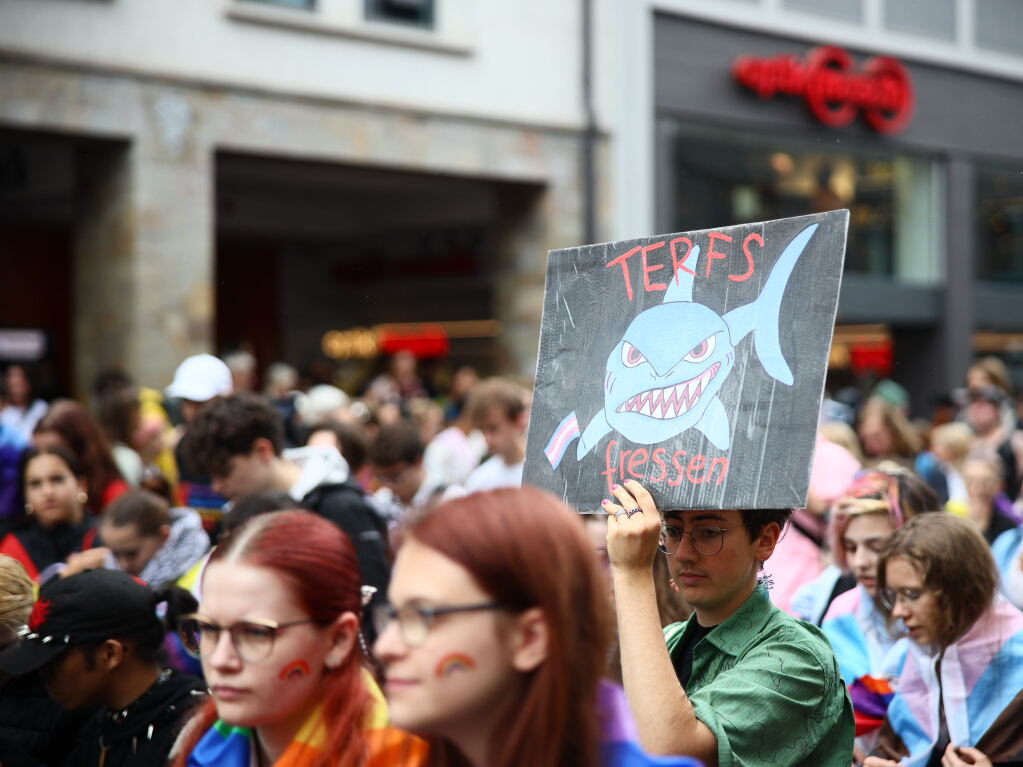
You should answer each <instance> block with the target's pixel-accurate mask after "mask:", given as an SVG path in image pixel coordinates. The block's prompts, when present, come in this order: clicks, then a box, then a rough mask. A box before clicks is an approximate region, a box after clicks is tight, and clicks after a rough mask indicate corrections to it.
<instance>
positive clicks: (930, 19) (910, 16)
mask: <svg viewBox="0 0 1023 767" xmlns="http://www.w3.org/2000/svg"><path fill="white" fill-rule="evenodd" d="M884 24H885V26H886V27H888V29H894V30H896V31H898V32H909V33H911V34H914V35H923V36H924V37H935V38H938V39H939V40H955V33H956V29H955V27H956V5H955V0H888V2H886V3H885V6H884Z"/></svg>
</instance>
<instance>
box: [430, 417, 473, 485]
mask: <svg viewBox="0 0 1023 767" xmlns="http://www.w3.org/2000/svg"><path fill="white" fill-rule="evenodd" d="M486 452H487V441H486V440H485V439H484V438H483V435H482V434H481V433H480V432H479V431H477V430H475V429H474V430H473V431H471V432H469V434H468V435H467V434H466V433H465V432H463V431H462V430H461V429H459V428H458V427H457V426H450V427H448V428H447V429H445V430H444V431H442V432H441V433H440V434H438V435H437V436H436V437H434V438H433V440H432V441H431V442H430V444H429V445H427V446H426V452H425V453H424V454H423V466H424V467H426V471H427V472H429V473H430V474H434V475H436V476H437V477H439V478H440V480H441V481H442V482H444V483H445V484H448V485H461V484H464V483H465V480H466V479H467V478H468V476H469V475H470V474H472V472H473V470H474V469H475V468H476V467H477V466H479V464H480V459H481V458H482V457H483V456H484V454H485V453H486Z"/></svg>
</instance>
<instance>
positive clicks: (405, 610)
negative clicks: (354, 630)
mask: <svg viewBox="0 0 1023 767" xmlns="http://www.w3.org/2000/svg"><path fill="white" fill-rule="evenodd" d="M501 609H504V605H502V604H501V603H499V602H479V603H477V604H471V605H455V606H451V607H426V606H425V605H415V604H412V605H405V606H403V607H394V606H393V605H387V604H384V605H377V607H376V608H374V610H373V626H374V627H375V628H376V631H377V636H379V635H381V634H383V633H384V630H385V629H386V628H387V627H388V626H390V625H391V622H392V621H397V623H398V631H399V632H400V634H401V641H402V642H404V643H405V644H406V645H407V646H408V647H419V646H420V645H422V644H423V643H424V642H425V641H426V637H427V636H429V634H430V628H431V627H432V626H433V621H434V619H436V618H437V617H439V616H442V615H453V614H455V613H472V612H479V611H481V610H501Z"/></svg>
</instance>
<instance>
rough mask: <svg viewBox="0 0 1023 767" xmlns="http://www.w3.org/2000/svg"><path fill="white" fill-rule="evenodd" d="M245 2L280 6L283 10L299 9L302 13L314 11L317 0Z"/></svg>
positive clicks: (254, 0)
mask: <svg viewBox="0 0 1023 767" xmlns="http://www.w3.org/2000/svg"><path fill="white" fill-rule="evenodd" d="M244 2H246V3H261V4H263V5H279V6H281V7H282V8H297V9H299V10H302V11H312V10H315V8H316V0H244Z"/></svg>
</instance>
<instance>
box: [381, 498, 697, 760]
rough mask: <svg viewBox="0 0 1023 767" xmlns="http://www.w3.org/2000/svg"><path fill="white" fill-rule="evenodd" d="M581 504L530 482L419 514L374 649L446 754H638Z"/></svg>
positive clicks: (398, 705) (404, 713)
mask: <svg viewBox="0 0 1023 767" xmlns="http://www.w3.org/2000/svg"><path fill="white" fill-rule="evenodd" d="M605 586H606V579H605V578H604V576H603V575H602V573H601V571H600V567H599V565H598V562H597V558H596V552H595V551H594V550H593V548H592V546H591V545H590V543H589V540H588V538H587V536H586V532H585V530H584V528H583V524H582V522H581V520H580V519H579V518H578V516H577V515H576V514H575V513H573V512H572V511H571V510H569V509H568V508H567V507H566V506H565V505H564V504H562V503H561V502H560V501H558V500H557V499H556V498H554V496H552V495H549V494H547V493H545V492H542V491H540V490H536V489H534V488H528V487H524V488H515V489H510V488H506V489H500V490H492V491H489V492H482V493H476V494H473V495H469V496H466V497H464V498H459V499H456V500H453V501H449V502H447V503H444V504H442V505H440V506H438V507H436V508H435V509H433V510H432V511H430V512H429V513H427V514H425V515H424V516H422V517H420V518H418V519H414V520H413V521H412V522H411V523H410V525H409V528H408V531H407V537H406V539H405V542H404V544H403V545H402V548H401V550H400V551H399V552H398V557H397V561H396V563H395V568H394V573H393V575H392V578H391V585H390V592H389V596H390V604H389V605H384V606H382V607H381V608H379V612H378V615H377V618H378V624H377V628H378V631H379V632H380V637H379V639H378V640H377V643H376V648H375V649H376V653H377V656H378V657H379V658H380V660H381V662H382V663H383V664H384V666H385V668H386V678H387V680H386V692H387V696H388V702H389V704H390V707H391V716H392V721H394V723H395V724H396V725H398V726H400V727H404V728H406V729H409V730H412V731H413V732H416V733H418V734H422V735H424V736H426V737H427V738H428V739H429V740H430V744H431V754H430V764H431V765H436V766H438V767H439V766H441V765H443V766H445V767H466V766H469V767H484V766H486V767H513V766H514V767H519V766H520V765H529V767H625V766H626V765H629V766H630V767H640V765H649V764H654V763H656V764H658V765H674V766H677V767H683V766H684V765H689V766H690V767H693V766H695V765H698V764H699V762H696V761H694V760H692V759H688V758H682V757H679V758H674V759H672V758H667V759H663V758H662V759H660V760H657V761H656V762H653V761H651V760H650V759H649V758H648V757H646V756H645V755H643V754H642V753H641V752H640V751H639V749H638V748H637V747H636V746H635V744H634V743H632V742H631V740H632V739H631V737H630V735H631V733H630V729H631V727H630V724H631V723H630V722H628V721H627V718H626V716H625V715H624V713H623V711H622V710H621V708H619V709H618V710H617V711H615V710H614V704H615V703H617V704H618V705H619V706H622V705H624V702H623V697H622V696H621V691H620V689H619V690H618V696H617V699H615V696H614V695H613V693H612V692H611V691H612V689H613V688H611V687H610V685H608V684H607V683H604V682H602V681H601V676H602V674H603V673H604V670H605V669H606V668H607V661H608V652H609V648H610V643H611V622H610V602H609V598H608V594H607V591H606V588H605Z"/></svg>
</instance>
